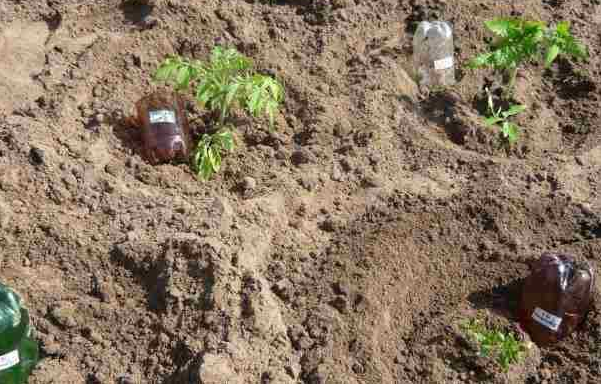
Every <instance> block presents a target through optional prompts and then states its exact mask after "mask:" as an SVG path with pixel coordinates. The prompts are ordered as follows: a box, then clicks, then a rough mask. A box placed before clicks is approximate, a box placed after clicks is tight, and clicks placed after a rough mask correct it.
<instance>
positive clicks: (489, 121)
mask: <svg viewBox="0 0 601 384" xmlns="http://www.w3.org/2000/svg"><path fill="white" fill-rule="evenodd" d="M501 121H503V118H501V117H496V116H491V117H487V118H485V119H484V124H485V125H486V126H487V127H490V126H492V125H495V124H497V123H500V122H501Z"/></svg>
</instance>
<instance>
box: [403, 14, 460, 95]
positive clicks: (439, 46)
mask: <svg viewBox="0 0 601 384" xmlns="http://www.w3.org/2000/svg"><path fill="white" fill-rule="evenodd" d="M453 55H454V46H453V30H452V28H451V26H450V25H449V24H448V23H447V22H444V21H433V22H429V21H422V22H421V23H419V25H418V26H417V30H416V31H415V35H414V36H413V65H414V68H415V72H416V73H415V75H416V76H417V80H418V82H419V85H422V86H426V87H431V86H450V85H453V84H455V62H454V57H453Z"/></svg>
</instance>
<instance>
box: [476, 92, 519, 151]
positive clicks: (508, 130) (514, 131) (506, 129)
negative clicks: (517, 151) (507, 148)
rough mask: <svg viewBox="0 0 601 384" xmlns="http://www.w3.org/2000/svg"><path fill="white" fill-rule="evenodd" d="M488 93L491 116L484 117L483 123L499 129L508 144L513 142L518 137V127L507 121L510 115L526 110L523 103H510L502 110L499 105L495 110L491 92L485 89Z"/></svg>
mask: <svg viewBox="0 0 601 384" xmlns="http://www.w3.org/2000/svg"><path fill="white" fill-rule="evenodd" d="M486 92H487V93H488V109H489V111H490V113H491V114H492V116H489V117H487V118H486V119H484V123H485V124H486V126H487V127H492V126H495V127H497V128H499V129H500V133H501V137H503V139H504V140H507V142H509V143H510V144H512V143H515V142H516V141H517V139H518V135H519V127H518V126H517V124H515V123H512V122H510V121H508V119H509V118H510V117H511V116H515V115H517V114H518V113H521V112H523V111H524V110H526V106H524V105H511V106H510V107H509V109H507V110H506V111H503V109H502V108H501V107H499V109H496V110H495V105H494V103H493V99H492V94H491V93H490V92H489V91H488V89H487V90H486Z"/></svg>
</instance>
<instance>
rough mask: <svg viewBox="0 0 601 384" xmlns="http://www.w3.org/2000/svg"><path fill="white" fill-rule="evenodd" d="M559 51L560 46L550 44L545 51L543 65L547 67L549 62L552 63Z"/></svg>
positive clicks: (549, 64)
mask: <svg viewBox="0 0 601 384" xmlns="http://www.w3.org/2000/svg"><path fill="white" fill-rule="evenodd" d="M559 52H560V48H559V46H558V45H555V44H554V45H552V46H550V47H549V49H547V53H546V54H545V67H547V68H548V67H549V66H551V64H552V63H553V61H555V59H556V58H557V55H559Z"/></svg>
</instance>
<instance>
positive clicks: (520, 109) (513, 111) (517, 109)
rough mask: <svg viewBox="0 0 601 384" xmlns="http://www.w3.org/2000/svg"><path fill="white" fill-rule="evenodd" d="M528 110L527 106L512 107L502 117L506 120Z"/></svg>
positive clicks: (502, 113)
mask: <svg viewBox="0 0 601 384" xmlns="http://www.w3.org/2000/svg"><path fill="white" fill-rule="evenodd" d="M525 110H526V106H525V105H521V104H520V105H512V106H511V107H509V109H508V110H506V111H504V112H501V116H503V117H504V118H508V117H509V116H514V115H517V114H518V113H522V112H524V111H525Z"/></svg>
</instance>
